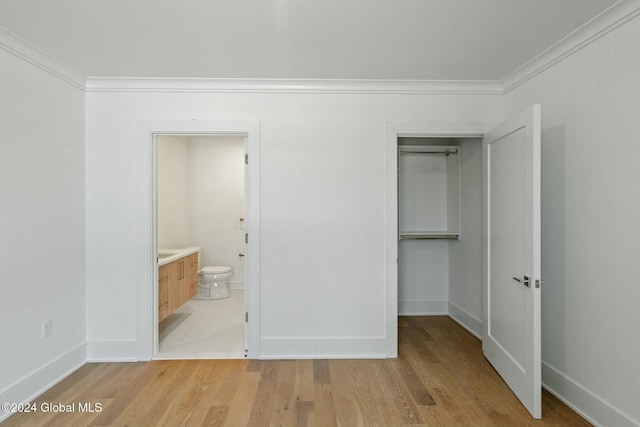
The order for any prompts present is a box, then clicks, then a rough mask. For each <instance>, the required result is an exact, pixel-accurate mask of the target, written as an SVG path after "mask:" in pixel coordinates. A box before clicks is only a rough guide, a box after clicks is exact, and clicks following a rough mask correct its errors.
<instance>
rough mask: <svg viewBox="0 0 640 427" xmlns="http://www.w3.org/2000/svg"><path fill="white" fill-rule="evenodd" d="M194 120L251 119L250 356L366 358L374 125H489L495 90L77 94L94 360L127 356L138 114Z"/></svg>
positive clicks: (372, 310)
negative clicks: (253, 321)
mask: <svg viewBox="0 0 640 427" xmlns="http://www.w3.org/2000/svg"><path fill="white" fill-rule="evenodd" d="M194 118H195V119H210V120H213V119H215V120H259V121H260V144H261V152H260V157H261V168H260V170H261V176H260V198H261V203H260V205H261V212H260V220H261V270H260V271H261V277H260V284H259V285H260V300H261V307H260V312H261V319H260V334H261V348H260V353H261V355H262V357H278V356H283V357H290V356H295V355H298V356H312V355H318V356H327V355H335V356H338V357H339V356H342V357H346V356H372V355H382V354H385V347H384V336H385V321H386V319H385V316H384V313H385V280H384V278H385V272H384V265H385V241H384V239H385V236H384V230H385V220H384V216H385V193H384V188H385V158H384V156H385V122H386V121H400V120H407V121H417V120H430V121H434V122H497V121H499V120H500V119H501V118H502V98H501V96H500V95H490V94H489V95H480V94H478V95H468V94H467V95H465V94H456V95H442V94H435V95H430V94H409V95H405V94H402V93H400V92H398V93H393V94H383V93H371V92H364V93H351V94H340V93H317V94H313V93H291V94H284V93H215V92H206V93H205V92H203V93H193V92H192V93H167V92H165V91H158V92H154V91H153V90H152V91H140V92H136V91H122V92H119V91H89V93H87V147H86V149H87V171H88V176H87V278H88V283H87V288H88V292H89V301H88V313H89V321H88V337H89V346H90V349H92V351H93V350H95V352H94V353H92V355H94V356H96V357H100V356H105V355H110V356H112V357H113V358H118V357H122V358H128V357H135V354H136V347H135V345H136V342H135V340H136V333H137V331H136V321H137V317H136V309H137V301H136V289H137V283H136V269H137V264H136V249H137V248H136V244H137V232H138V227H137V222H136V221H137V219H136V206H137V205H136V203H137V193H136V179H137V158H136V153H137V151H136V144H137V143H138V141H137V126H138V120H143V119H187V120H191V119H194ZM114 165H117V167H118V169H117V173H114V172H115V171H114V170H113V168H114Z"/></svg>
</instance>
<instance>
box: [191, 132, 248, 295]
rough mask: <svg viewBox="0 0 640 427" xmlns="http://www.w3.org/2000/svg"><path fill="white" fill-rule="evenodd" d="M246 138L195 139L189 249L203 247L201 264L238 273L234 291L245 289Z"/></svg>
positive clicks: (192, 150) (200, 137) (232, 283)
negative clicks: (218, 266) (227, 268)
mask: <svg viewBox="0 0 640 427" xmlns="http://www.w3.org/2000/svg"><path fill="white" fill-rule="evenodd" d="M244 151H245V149H244V138H243V137H233V136H216V137H207V136H198V137H193V136H192V137H190V138H189V173H190V186H189V188H190V190H189V193H190V195H189V203H190V209H189V211H190V224H191V226H190V228H189V242H190V243H189V246H200V247H201V248H202V250H201V251H200V265H201V266H207V265H228V266H230V267H232V268H233V274H232V275H231V277H230V278H229V281H230V282H231V283H230V286H232V287H242V286H243V284H244V259H243V258H242V257H240V256H239V254H240V253H244V252H245V244H244V234H245V226H244V222H242V221H240V218H244V217H245V214H244Z"/></svg>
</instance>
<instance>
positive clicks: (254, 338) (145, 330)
mask: <svg viewBox="0 0 640 427" xmlns="http://www.w3.org/2000/svg"><path fill="white" fill-rule="evenodd" d="M259 130H260V124H259V122H255V121H227V120H215V121H214V120H143V121H140V122H139V123H138V141H139V143H138V186H137V193H138V213H137V217H138V223H139V228H138V288H137V297H138V298H137V300H138V328H137V329H138V330H137V348H138V360H151V359H191V358H199V359H220V358H247V357H248V358H256V357H258V355H259V354H260V353H259V348H260V340H259V320H260V289H259V288H260V193H259V189H260V149H259V147H260V132H259ZM163 139H166V140H167V141H172V142H168V144H175V145H171V146H170V147H169V150H168V152H165V153H161V154H158V151H159V150H158V147H160V145H161V144H163V142H162V141H163ZM158 141H160V142H158ZM162 150H163V148H160V151H161V152H162ZM207 158H208V159H209V160H205V159H207ZM163 170H164V172H163ZM165 172H167V173H165ZM163 183H164V184H163ZM232 189H233V190H232ZM185 206H186V208H185ZM222 223H226V224H227V225H226V226H225V227H222V225H221V224H222ZM163 224H164V225H163ZM216 227H218V228H216ZM220 227H222V228H220ZM167 246H169V247H167ZM174 261H178V262H175V263H174ZM167 264H172V265H170V266H168V265H167ZM207 266H208V267H225V269H228V271H227V272H225V273H224V275H223V276H222V277H224V279H225V286H226V287H228V289H229V294H230V297H229V298H219V299H214V298H207V299H196V300H193V299H192V297H193V296H194V295H197V293H198V290H199V289H200V287H199V280H198V279H199V277H198V276H199V274H198V271H199V270H200V269H201V268H202V267H207ZM161 270H163V272H162V274H159V273H160V271H161ZM167 270H169V273H167ZM214 270H215V268H214ZM210 277H211V276H209V278H210ZM167 282H173V284H174V285H175V284H176V283H177V286H171V283H168V284H169V288H168V291H164V290H163V291H162V292H161V291H160V288H161V287H164V289H167V288H166V286H167ZM215 282H216V283H217V285H216V286H219V285H220V284H221V283H219V282H220V280H216V281H215ZM209 289H212V288H211V286H210V287H209ZM211 294H212V293H209V296H211ZM214 294H215V295H214V296H221V295H220V294H219V293H218V292H214ZM234 295H236V296H238V295H239V297H237V298H233V296H234ZM167 299H169V303H168V304H167ZM223 300H224V301H223ZM194 302H195V304H197V305H200V306H203V307H204V309H201V307H195V308H194V307H191V306H193V305H195V304H194ZM197 313H203V316H204V315H205V314H206V315H208V316H210V318H208V319H204V318H202V317H203V316H200V314H197ZM173 314H175V315H176V316H173V317H174V319H173V320H174V321H173V322H171V321H170V322H165V323H167V324H166V325H161V323H162V322H164V321H165V320H167V319H169V318H170V317H171V315H173ZM221 317H222V318H223V319H221ZM228 317H229V318H230V317H233V318H234V322H236V326H235V327H231V326H230V324H229V323H225V322H227V318H228ZM169 320H171V319H169ZM238 322H239V324H240V327H238V326H237V325H238ZM176 331H177V332H179V333H178V335H175V337H176V339H174V340H173V342H171V341H166V342H161V341H163V340H164V338H166V337H167V336H168V335H172V333H173V332H176ZM233 331H236V332H233ZM161 338H162V339H163V340H161ZM195 341H200V342H201V343H200V344H195ZM165 343H166V344H167V346H165V345H164V344H165ZM190 343H191V344H190ZM197 345H201V346H200V347H197ZM232 346H233V347H232Z"/></svg>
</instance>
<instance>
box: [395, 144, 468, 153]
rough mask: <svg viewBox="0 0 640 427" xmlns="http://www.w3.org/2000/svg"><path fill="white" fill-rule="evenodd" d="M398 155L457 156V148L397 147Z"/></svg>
mask: <svg viewBox="0 0 640 427" xmlns="http://www.w3.org/2000/svg"><path fill="white" fill-rule="evenodd" d="M398 152H399V153H400V154H405V153H406V154H409V153H410V154H459V153H460V147H458V146H433V145H431V146H425V145H422V146H420V145H401V146H398Z"/></svg>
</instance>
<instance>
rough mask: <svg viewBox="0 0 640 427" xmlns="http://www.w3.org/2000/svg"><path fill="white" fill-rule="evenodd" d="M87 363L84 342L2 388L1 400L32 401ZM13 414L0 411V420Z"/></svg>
mask: <svg viewBox="0 0 640 427" xmlns="http://www.w3.org/2000/svg"><path fill="white" fill-rule="evenodd" d="M86 363H87V347H86V343H84V342H82V343H80V344H78V345H76V346H75V347H72V348H71V349H70V350H69V351H67V352H66V353H64V354H62V355H60V356H58V357H56V358H55V359H53V360H52V361H50V362H48V363H46V364H45V365H43V366H41V367H40V368H38V369H36V370H34V371H33V372H32V373H30V374H27V375H25V376H23V377H22V378H20V379H18V380H17V381H15V382H14V383H13V384H10V385H8V386H7V387H5V388H4V389H2V390H1V391H0V402H3V403H4V402H14V403H20V402H21V403H26V402H31V401H32V400H34V399H35V398H36V397H38V396H39V395H41V394H42V393H44V392H45V391H47V390H48V389H50V388H51V387H53V386H54V385H56V384H57V383H59V382H60V381H62V380H63V379H65V378H66V377H68V376H69V375H71V374H72V373H73V372H75V371H76V370H78V369H80V368H81V367H82V366H84V365H85V364H86ZM11 415H12V413H7V412H3V411H0V422H2V421H3V420H5V419H6V418H9V416H11Z"/></svg>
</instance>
